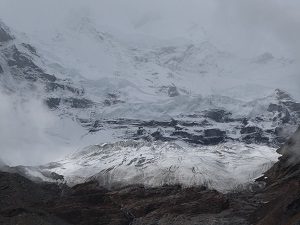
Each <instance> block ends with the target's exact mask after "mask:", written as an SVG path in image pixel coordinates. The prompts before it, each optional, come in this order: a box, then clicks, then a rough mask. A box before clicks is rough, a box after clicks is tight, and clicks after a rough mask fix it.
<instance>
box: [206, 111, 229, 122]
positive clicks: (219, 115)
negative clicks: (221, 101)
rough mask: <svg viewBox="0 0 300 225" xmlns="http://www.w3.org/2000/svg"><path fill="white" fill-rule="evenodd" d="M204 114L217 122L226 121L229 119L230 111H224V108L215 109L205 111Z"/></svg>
mask: <svg viewBox="0 0 300 225" xmlns="http://www.w3.org/2000/svg"><path fill="white" fill-rule="evenodd" d="M204 116H205V117H206V118H209V119H211V120H213V121H216V122H218V123H226V122H229V121H230V116H231V113H229V112H226V111H225V110H221V109H215V110H210V111H206V112H205V114H204Z"/></svg>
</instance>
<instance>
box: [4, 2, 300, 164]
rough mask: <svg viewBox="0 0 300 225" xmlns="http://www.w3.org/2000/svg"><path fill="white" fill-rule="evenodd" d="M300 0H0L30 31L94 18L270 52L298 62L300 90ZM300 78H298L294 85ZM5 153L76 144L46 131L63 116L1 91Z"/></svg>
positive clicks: (12, 155) (21, 28)
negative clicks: (57, 142) (60, 141)
mask: <svg viewBox="0 0 300 225" xmlns="http://www.w3.org/2000/svg"><path fill="white" fill-rule="evenodd" d="M299 10H300V2H299V1H295V0H264V1H261V0H226V1H225V0H185V1H184V0H163V1H162V0H152V1H147V0H127V1H124V0H51V1H50V0H26V1H22V0H0V19H1V20H3V21H4V22H5V23H6V24H7V25H8V26H9V27H11V28H12V29H13V30H15V31H18V32H24V33H26V34H28V35H37V34H38V35H41V36H43V35H44V36H45V37H46V36H48V35H49V34H51V33H52V32H53V31H55V30H58V29H63V28H64V26H66V24H70V23H76V19H78V18H81V17H88V18H90V19H91V20H92V21H93V22H94V23H95V24H97V26H99V27H100V28H101V27H108V28H109V29H116V30H119V31H121V32H125V33H129V34H143V35H149V36H153V37H155V38H158V39H166V40H168V39H176V38H182V39H184V40H186V41H187V42H190V43H196V42H202V41H206V40H210V41H212V42H213V44H214V45H216V46H217V47H218V48H219V49H221V50H225V51H230V52H233V53H234V54H237V55H240V56H243V57H255V56H257V55H260V54H262V53H265V52H271V53H272V54H274V55H275V56H278V57H287V58H289V59H292V60H293V61H294V62H295V65H296V68H295V71H294V81H293V85H294V86H297V84H299V85H298V86H299V96H300V74H299V72H298V71H299V69H300V68H299V65H300V29H299V27H300V14H299ZM295 83H296V85H295ZM0 102H1V107H0V124H1V126H0V143H1V146H0V147H1V158H2V159H3V160H4V161H5V162H6V163H8V164H14V165H16V164H21V163H22V164H30V165H33V164H42V163H44V162H48V161H50V160H54V159H56V158H58V157H59V156H61V155H64V154H65V153H69V152H71V151H72V150H75V149H71V148H64V147H59V146H55V145H54V144H52V143H51V141H50V140H49V138H48V136H47V135H46V133H47V130H48V128H49V127H51V126H52V124H54V123H58V122H59V121H57V120H58V119H57V118H56V116H55V115H53V114H52V113H51V112H49V111H48V109H46V108H45V106H44V105H43V104H42V102H41V101H40V100H38V99H33V100H30V101H27V102H20V101H18V100H17V98H16V97H14V96H7V95H4V94H1V93H0Z"/></svg>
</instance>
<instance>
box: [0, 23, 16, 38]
mask: <svg viewBox="0 0 300 225" xmlns="http://www.w3.org/2000/svg"><path fill="white" fill-rule="evenodd" d="M13 39H14V38H13V36H12V35H11V34H10V30H9V28H8V27H7V26H6V25H5V24H4V23H3V22H2V21H1V20H0V43H2V42H7V41H10V40H13Z"/></svg>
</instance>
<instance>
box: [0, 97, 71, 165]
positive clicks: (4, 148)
mask: <svg viewBox="0 0 300 225" xmlns="http://www.w3.org/2000/svg"><path fill="white" fill-rule="evenodd" d="M0 102H1V107H0V124H1V126H0V147H1V155H0V164H3V163H1V161H2V160H3V161H4V162H5V164H8V165H19V164H23V165H39V164H43V163H46V162H49V160H55V159H59V158H60V157H61V156H62V155H65V154H67V153H69V152H70V151H71V149H69V148H67V147H65V146H63V145H61V146H57V144H56V143H55V142H52V141H51V140H50V139H49V135H48V134H47V132H48V129H49V128H50V127H51V126H52V125H53V124H55V123H56V122H57V120H58V118H57V117H56V116H55V115H53V114H52V113H51V112H49V111H48V109H47V108H46V107H45V106H44V105H43V104H42V101H41V100H40V99H36V98H34V97H33V98H31V99H30V100H26V101H21V99H20V96H14V95H6V94H3V93H1V92H0ZM73 150H74V149H73ZM59 156H60V157H59Z"/></svg>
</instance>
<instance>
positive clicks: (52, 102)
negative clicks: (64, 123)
mask: <svg viewBox="0 0 300 225" xmlns="http://www.w3.org/2000/svg"><path fill="white" fill-rule="evenodd" d="M60 102H61V99H60V98H48V99H46V100H45V103H46V105H47V106H48V107H49V108H50V109H57V108H58V107H59V105H60Z"/></svg>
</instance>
